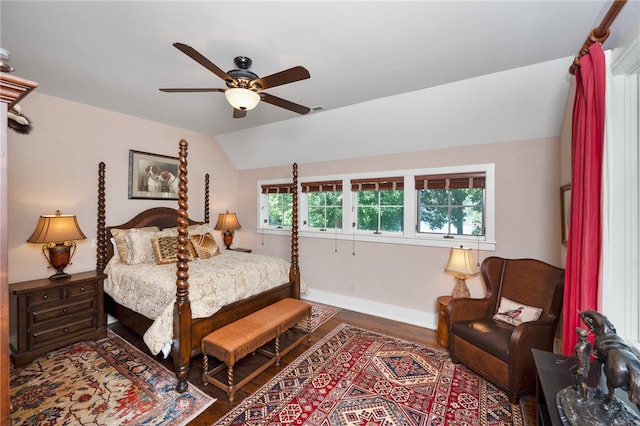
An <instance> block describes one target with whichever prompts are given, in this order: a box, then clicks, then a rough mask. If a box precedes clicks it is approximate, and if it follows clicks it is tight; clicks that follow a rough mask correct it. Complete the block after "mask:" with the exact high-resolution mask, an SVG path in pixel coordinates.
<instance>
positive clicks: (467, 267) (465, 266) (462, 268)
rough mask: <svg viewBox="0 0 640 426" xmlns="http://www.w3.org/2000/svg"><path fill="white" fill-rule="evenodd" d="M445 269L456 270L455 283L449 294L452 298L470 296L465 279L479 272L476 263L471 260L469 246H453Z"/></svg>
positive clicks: (471, 255)
mask: <svg viewBox="0 0 640 426" xmlns="http://www.w3.org/2000/svg"><path fill="white" fill-rule="evenodd" d="M445 270H446V271H449V272H456V285H455V287H454V288H453V293H452V294H451V296H452V297H453V298H460V297H470V296H471V294H470V293H469V288H468V287H467V283H466V280H467V278H469V275H475V274H477V273H478V272H479V268H478V265H476V262H475V261H474V260H473V254H472V253H471V249H470V248H464V247H462V246H460V247H453V248H451V253H450V254H449V263H448V264H447V267H446V268H445Z"/></svg>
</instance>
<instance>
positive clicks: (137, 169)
mask: <svg viewBox="0 0 640 426" xmlns="http://www.w3.org/2000/svg"><path fill="white" fill-rule="evenodd" d="M179 166H180V162H179V160H178V157H170V156H168V155H160V154H152V153H150V152H142V151H135V150H133V149H130V150H129V199H146V200H177V199H178V190H179V189H178V188H179V187H178V183H179V179H178V172H179Z"/></svg>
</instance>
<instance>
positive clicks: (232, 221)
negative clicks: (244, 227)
mask: <svg viewBox="0 0 640 426" xmlns="http://www.w3.org/2000/svg"><path fill="white" fill-rule="evenodd" d="M239 228H240V222H238V217H237V216H236V214H235V213H229V212H228V211H227V212H226V213H220V214H219V215H218V221H217V222H216V226H215V229H217V230H219V231H220V230H221V231H227V230H232V229H239Z"/></svg>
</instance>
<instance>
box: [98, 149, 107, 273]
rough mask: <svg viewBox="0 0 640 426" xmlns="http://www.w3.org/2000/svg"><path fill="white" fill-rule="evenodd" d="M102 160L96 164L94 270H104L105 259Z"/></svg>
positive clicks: (105, 235) (105, 239) (105, 238)
mask: <svg viewBox="0 0 640 426" xmlns="http://www.w3.org/2000/svg"><path fill="white" fill-rule="evenodd" d="M104 170H105V165H104V161H101V162H100V163H99V164H98V236H97V237H98V238H97V249H96V272H98V273H100V274H101V273H102V272H104V268H105V267H106V266H107V265H106V264H105V262H106V259H107V228H106V220H105V219H106V214H105V211H106V210H105V191H104V186H105V181H104Z"/></svg>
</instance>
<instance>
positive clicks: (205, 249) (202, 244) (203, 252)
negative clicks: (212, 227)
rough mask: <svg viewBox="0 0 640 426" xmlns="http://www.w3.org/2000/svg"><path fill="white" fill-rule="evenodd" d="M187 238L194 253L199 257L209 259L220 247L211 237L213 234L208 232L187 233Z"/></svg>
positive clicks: (218, 252)
mask: <svg viewBox="0 0 640 426" xmlns="http://www.w3.org/2000/svg"><path fill="white" fill-rule="evenodd" d="M189 239H190V240H191V244H193V248H194V249H195V251H196V254H197V255H198V257H199V258H201V259H209V258H210V257H213V256H217V255H219V254H220V247H218V244H217V243H216V240H214V239H213V235H211V234H209V233H206V234H196V235H189Z"/></svg>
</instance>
